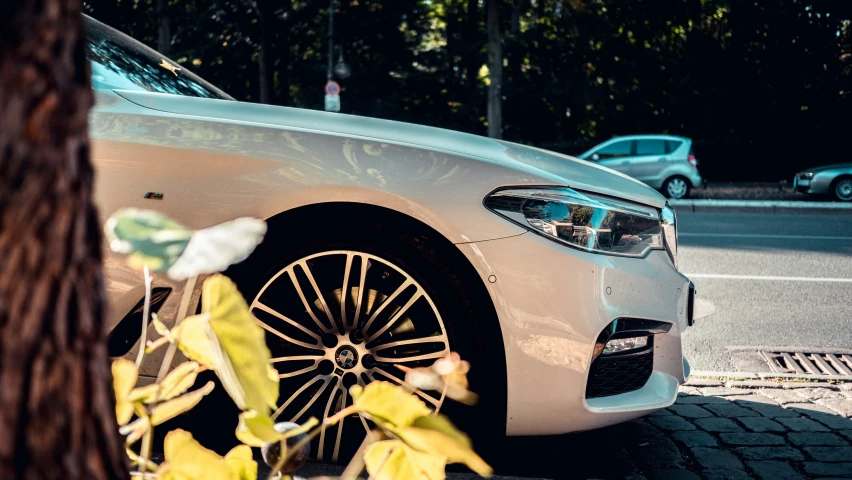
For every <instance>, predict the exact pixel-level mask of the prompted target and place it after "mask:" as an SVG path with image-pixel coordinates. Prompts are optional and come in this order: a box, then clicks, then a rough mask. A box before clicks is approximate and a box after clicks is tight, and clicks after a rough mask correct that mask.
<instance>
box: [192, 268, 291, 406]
mask: <svg viewBox="0 0 852 480" xmlns="http://www.w3.org/2000/svg"><path fill="white" fill-rule="evenodd" d="M201 298H202V307H201V309H202V311H203V312H205V313H208V314H209V315H210V318H209V325H210V327H211V329H212V330H213V333H214V334H215V337H216V338H215V340H216V341H217V342H218V344H219V350H218V351H217V350H216V349H214V351H213V354H214V363H215V365H214V370H215V371H216V374H217V375H218V376H219V378H220V379H221V380H222V386H223V387H225V389H226V390H227V391H228V394H230V395H231V398H232V399H234V402H235V403H236V404H237V406H238V407H240V409H242V410H254V411H256V412H258V413H263V414H266V413H267V412H268V411H269V409H274V408H276V407H277V402H278V378H276V377H272V376H270V375H269V359H270V358H271V355H270V353H269V349H268V348H267V347H266V335H265V333H264V330H263V329H262V328H260V326H258V325H257V323H256V322H255V320H254V317H252V315H251V312H250V311H249V309H248V305H246V302H245V300H244V299H243V297H242V295H241V294H240V292H239V291H238V290H237V286H236V285H235V284H234V282H232V281H231V280H230V279H229V278H228V277H225V276H223V275H213V276H211V277H209V278H208V279H207V280H206V281H205V282H204V289H203V293H202V297H201Z"/></svg>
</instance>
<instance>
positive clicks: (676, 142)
mask: <svg viewBox="0 0 852 480" xmlns="http://www.w3.org/2000/svg"><path fill="white" fill-rule="evenodd" d="M577 158H581V159H583V160H587V161H589V162H595V163H597V164H598V165H603V166H605V167H608V168H611V169H613V170H616V171H618V172H621V173H624V174H625V175H630V176H631V177H633V178H635V179H637V180H639V181H641V182H644V183H646V184H648V185H650V186H652V187H654V188H656V189H657V190H660V191H661V192H663V194H664V195H666V196H667V197H669V198H674V199H680V198H686V197H687V196H689V191H690V190H692V189H693V188H699V187H702V186H703V185H704V179H703V178H701V173H699V172H698V159H697V158H696V157H695V153H694V152H693V150H692V140H690V139H689V138H685V137H676V136H674V135H631V136H627V137H613V138H611V139H609V140H607V141H605V142H603V143H601V144H600V145H597V146H596V147H594V148H592V149H591V150H589V151H587V152H584V153H582V154H581V155H579V156H578V157H577Z"/></svg>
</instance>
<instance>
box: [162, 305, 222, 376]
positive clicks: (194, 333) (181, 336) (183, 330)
mask: <svg viewBox="0 0 852 480" xmlns="http://www.w3.org/2000/svg"><path fill="white" fill-rule="evenodd" d="M209 318H210V316H209V315H206V314H201V315H193V316H191V317H188V318H185V319H184V320H183V322H181V324H180V325H178V326H177V327H175V328H173V329H172V330H171V335H172V338H174V339H175V341H176V342H177V344H178V348H179V349H180V351H181V352H183V353H184V355H186V356H187V358H189V359H190V360H194V361H196V362H198V363H200V364H201V365H204V366H205V367H208V368H214V367H213V345H212V343H211V342H210V337H209V336H208V335H207V322H208V320H209Z"/></svg>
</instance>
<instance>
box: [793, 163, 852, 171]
mask: <svg viewBox="0 0 852 480" xmlns="http://www.w3.org/2000/svg"><path fill="white" fill-rule="evenodd" d="M835 169H838V170H852V163H837V164H834V165H822V166H819V167H814V168H807V169H805V170H802V171H801V172H799V173H805V172H813V173H818V172H824V171H826V170H835Z"/></svg>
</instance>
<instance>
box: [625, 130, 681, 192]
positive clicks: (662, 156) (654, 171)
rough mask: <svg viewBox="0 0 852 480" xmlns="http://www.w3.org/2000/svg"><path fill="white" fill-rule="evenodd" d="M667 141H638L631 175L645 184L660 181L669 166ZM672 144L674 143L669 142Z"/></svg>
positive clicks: (653, 139) (632, 159) (632, 161)
mask: <svg viewBox="0 0 852 480" xmlns="http://www.w3.org/2000/svg"><path fill="white" fill-rule="evenodd" d="M667 142H668V141H667V140H665V139H661V138H645V139H640V140H637V141H636V152H635V154H634V156H633V157H632V158H631V162H630V163H631V168H632V173H631V175H632V176H633V177H634V178H636V179H637V180H640V181H643V182H645V183H654V182H655V181H656V180H659V179H660V177H661V176H662V174H663V170H665V168H666V166H667V164H668V160H669V157H668V152H671V151H672V150H671V149H668V148H667V147H668V144H667ZM669 143H672V142H669Z"/></svg>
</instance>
